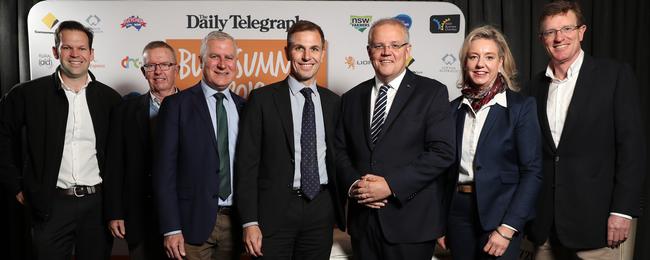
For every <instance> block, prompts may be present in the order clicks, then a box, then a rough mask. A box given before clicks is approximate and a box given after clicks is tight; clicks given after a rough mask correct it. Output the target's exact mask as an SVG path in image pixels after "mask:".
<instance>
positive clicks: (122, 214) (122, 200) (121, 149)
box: [104, 92, 158, 244]
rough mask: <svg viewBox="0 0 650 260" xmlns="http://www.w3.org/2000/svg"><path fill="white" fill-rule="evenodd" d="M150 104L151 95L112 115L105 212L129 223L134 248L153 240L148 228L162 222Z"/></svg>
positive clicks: (128, 234) (129, 238)
mask: <svg viewBox="0 0 650 260" xmlns="http://www.w3.org/2000/svg"><path fill="white" fill-rule="evenodd" d="M150 102H151V94H150V93H149V92H147V93H145V94H143V95H140V96H137V97H132V98H129V99H126V100H124V101H122V103H120V105H118V106H117V107H116V108H115V109H114V111H113V114H112V115H111V127H110V129H111V131H110V134H109V143H108V148H107V149H108V151H107V156H106V161H107V165H106V177H105V178H104V187H105V189H104V194H105V197H104V208H105V212H106V218H107V220H118V219H122V220H124V221H125V223H124V225H125V228H126V230H127V232H126V240H127V241H128V242H129V243H131V244H134V243H139V242H140V241H142V239H143V238H144V237H146V236H151V234H146V233H145V232H147V231H149V230H150V229H147V228H145V227H148V226H154V227H156V226H157V225H156V224H155V223H157V222H158V218H157V216H156V214H154V210H153V209H154V208H153V199H152V195H153V190H152V185H151V181H152V180H151V164H152V161H151V160H152V156H151V152H152V129H151V125H150V122H149V109H150ZM149 232H150V231H149Z"/></svg>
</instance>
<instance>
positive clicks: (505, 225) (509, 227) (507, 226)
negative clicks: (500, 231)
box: [501, 224, 519, 232]
mask: <svg viewBox="0 0 650 260" xmlns="http://www.w3.org/2000/svg"><path fill="white" fill-rule="evenodd" d="M501 226H502V227H506V228H508V229H511V230H512V231H515V232H519V231H518V230H517V229H516V228H513V227H512V226H509V225H507V224H501Z"/></svg>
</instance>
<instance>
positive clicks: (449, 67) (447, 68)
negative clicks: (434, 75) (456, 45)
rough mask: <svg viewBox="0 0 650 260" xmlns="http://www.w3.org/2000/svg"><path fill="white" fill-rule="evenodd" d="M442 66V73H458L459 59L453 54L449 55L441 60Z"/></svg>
mask: <svg viewBox="0 0 650 260" xmlns="http://www.w3.org/2000/svg"><path fill="white" fill-rule="evenodd" d="M440 61H441V62H442V66H440V70H439V71H440V72H449V73H458V72H459V71H460V70H459V69H458V66H457V64H458V59H457V58H456V56H454V55H453V54H451V53H447V54H445V55H443V56H442V57H441V58H440Z"/></svg>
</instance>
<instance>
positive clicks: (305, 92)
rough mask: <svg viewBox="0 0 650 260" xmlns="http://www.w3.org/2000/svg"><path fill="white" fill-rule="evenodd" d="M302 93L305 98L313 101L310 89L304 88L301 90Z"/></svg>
mask: <svg viewBox="0 0 650 260" xmlns="http://www.w3.org/2000/svg"><path fill="white" fill-rule="evenodd" d="M300 93H302V95H303V96H305V98H309V99H311V93H312V91H311V89H310V88H302V89H301V90H300Z"/></svg>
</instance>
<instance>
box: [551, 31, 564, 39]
mask: <svg viewBox="0 0 650 260" xmlns="http://www.w3.org/2000/svg"><path fill="white" fill-rule="evenodd" d="M562 40H564V33H562V31H555V33H554V34H553V41H555V42H561V41H562Z"/></svg>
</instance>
